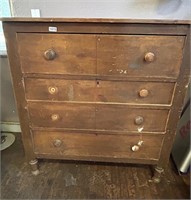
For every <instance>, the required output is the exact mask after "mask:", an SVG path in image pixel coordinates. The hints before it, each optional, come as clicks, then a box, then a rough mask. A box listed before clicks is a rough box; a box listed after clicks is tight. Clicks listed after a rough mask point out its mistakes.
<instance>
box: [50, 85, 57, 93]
mask: <svg viewBox="0 0 191 200" xmlns="http://www.w3.org/2000/svg"><path fill="white" fill-rule="evenodd" d="M48 92H49V93H50V94H56V93H57V92H58V88H57V87H49V88H48Z"/></svg>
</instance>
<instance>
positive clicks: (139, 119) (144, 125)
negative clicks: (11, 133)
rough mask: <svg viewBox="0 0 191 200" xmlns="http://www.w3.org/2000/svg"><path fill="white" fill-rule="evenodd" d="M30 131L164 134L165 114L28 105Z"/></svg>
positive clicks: (69, 105) (86, 106)
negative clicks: (91, 130)
mask: <svg viewBox="0 0 191 200" xmlns="http://www.w3.org/2000/svg"><path fill="white" fill-rule="evenodd" d="M28 109H29V116H30V121H31V126H32V127H51V128H71V129H94V130H103V131H104V130H111V131H112V130H113V131H115V130H117V131H124V132H127V131H135V132H164V131H165V128H166V121H167V117H168V113H169V110H164V109H162V110H157V109H146V108H132V107H126V106H117V105H115V106H114V105H112V106H111V105H98V104H97V105H90V104H77V103H56V102H52V103H45V102H44V103H37V102H29V103H28Z"/></svg>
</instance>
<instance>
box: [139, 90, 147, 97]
mask: <svg viewBox="0 0 191 200" xmlns="http://www.w3.org/2000/svg"><path fill="white" fill-rule="evenodd" d="M148 94H149V91H148V90H146V89H142V90H140V91H139V96H140V97H143V98H144V97H147V96H148Z"/></svg>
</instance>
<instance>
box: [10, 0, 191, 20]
mask: <svg viewBox="0 0 191 200" xmlns="http://www.w3.org/2000/svg"><path fill="white" fill-rule="evenodd" d="M10 1H11V5H12V11H13V15H14V16H15V17H30V16H31V13H30V9H40V12H41V16H42V17H81V18H84V17H88V18H91V17H96V18H103V17H109V18H114V17H116V16H118V17H119V18H143V19H150V18H152V19H191V0H10Z"/></svg>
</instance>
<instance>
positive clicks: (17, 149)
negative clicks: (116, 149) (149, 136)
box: [1, 133, 190, 199]
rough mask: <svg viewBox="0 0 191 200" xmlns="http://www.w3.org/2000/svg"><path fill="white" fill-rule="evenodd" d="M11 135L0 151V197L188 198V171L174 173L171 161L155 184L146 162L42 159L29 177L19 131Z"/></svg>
mask: <svg viewBox="0 0 191 200" xmlns="http://www.w3.org/2000/svg"><path fill="white" fill-rule="evenodd" d="M15 137H16V140H15V142H14V144H13V145H12V146H10V147H9V148H8V149H7V150H5V151H2V152H1V199H189V197H190V183H189V182H190V174H187V175H183V176H180V175H178V174H177V172H176V169H175V167H174V165H173V163H172V161H171V162H170V164H169V165H168V170H167V171H166V174H165V176H164V177H163V180H162V182H161V183H159V184H154V183H152V182H150V181H149V180H150V176H151V171H150V166H149V165H141V166H140V165H137V164H114V163H96V162H93V163H90V162H74V161H73V162H70V161H68V162H67V161H65V162H63V161H59V160H57V161H55V160H46V159H43V162H42V161H41V162H40V174H39V176H35V177H34V176H31V174H30V171H29V170H30V168H29V167H28V166H27V165H26V163H25V162H24V157H23V146H22V140H21V138H20V134H19V133H16V134H15ZM44 156H45V155H44ZM15 158H16V159H15ZM104 160H105V159H104ZM121 162H123V160H122V161H121ZM139 162H140V160H139ZM144 162H145V160H144ZM8 169H9V170H8ZM7 183H9V184H7ZM29 183H30V184H29Z"/></svg>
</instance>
